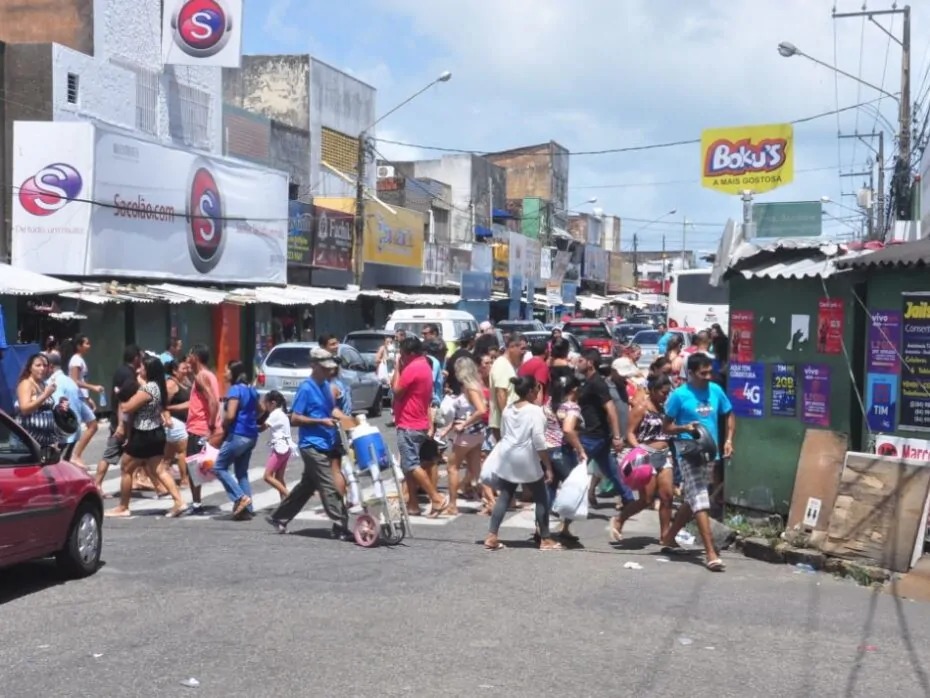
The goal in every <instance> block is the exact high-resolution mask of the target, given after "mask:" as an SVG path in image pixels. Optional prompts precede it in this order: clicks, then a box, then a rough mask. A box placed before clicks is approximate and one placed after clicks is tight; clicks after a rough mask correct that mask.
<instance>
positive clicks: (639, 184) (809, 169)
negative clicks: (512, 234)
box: [569, 165, 836, 191]
mask: <svg viewBox="0 0 930 698" xmlns="http://www.w3.org/2000/svg"><path fill="white" fill-rule="evenodd" d="M833 169H836V168H835V167H834V166H833V165H828V166H826V167H807V168H804V169H801V170H795V171H794V173H795V174H796V175H797V174H801V173H802V172H823V171H825V170H833ZM694 183H695V180H694V179H693V178H692V179H669V180H666V181H664V182H648V181H647V182H624V183H621V184H584V185H580V186H577V187H569V190H570V191H574V190H576V189H632V188H638V187H659V186H666V185H672V184H694Z"/></svg>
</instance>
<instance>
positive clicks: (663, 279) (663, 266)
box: [662, 233, 684, 292]
mask: <svg viewBox="0 0 930 698" xmlns="http://www.w3.org/2000/svg"><path fill="white" fill-rule="evenodd" d="M681 254H682V255H684V252H682V253H681ZM665 269H666V267H665V233H662V291H663V292H664V291H665Z"/></svg>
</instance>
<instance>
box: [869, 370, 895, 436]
mask: <svg viewBox="0 0 930 698" xmlns="http://www.w3.org/2000/svg"><path fill="white" fill-rule="evenodd" d="M897 400H898V376H897V375H896V374H894V373H869V374H868V375H867V376H866V383H865V405H866V409H867V412H866V419H867V421H868V423H869V428H870V429H871V430H872V431H894V426H895V423H894V418H895V412H896V409H897V407H898V403H897Z"/></svg>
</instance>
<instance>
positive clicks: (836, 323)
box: [817, 298, 843, 354]
mask: <svg viewBox="0 0 930 698" xmlns="http://www.w3.org/2000/svg"><path fill="white" fill-rule="evenodd" d="M842 351H843V301H841V300H840V299H838V298H821V299H820V302H819V303H818V304H817V352H818V353H819V354H840V353H842Z"/></svg>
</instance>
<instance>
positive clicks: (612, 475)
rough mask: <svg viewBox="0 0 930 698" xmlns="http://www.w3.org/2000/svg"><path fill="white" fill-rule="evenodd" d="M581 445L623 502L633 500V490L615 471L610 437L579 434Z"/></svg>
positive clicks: (615, 463)
mask: <svg viewBox="0 0 930 698" xmlns="http://www.w3.org/2000/svg"><path fill="white" fill-rule="evenodd" d="M581 445H582V446H583V447H584V452H585V453H587V454H588V458H589V459H594V462H595V463H597V468H598V470H600V471H601V475H603V476H604V479H606V480H607V481H608V482H609V483H610V484H611V485H613V486H614V490H615V491H616V492H617V494H619V495H620V499H621V500H622V501H623V503H624V504H626V503H627V502H632V501H633V500H634V497H633V491H632V490H631V489H630V488H629V487H627V486H626V485H625V484H623V481H622V480H621V479H620V476H619V475H618V473H617V458H616V456H615V455H614V453H613V451H611V450H610V439H609V438H607V437H602V436H581Z"/></svg>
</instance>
